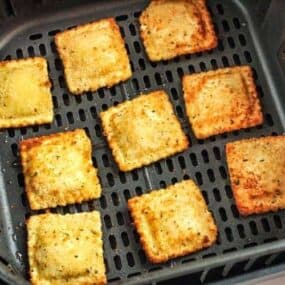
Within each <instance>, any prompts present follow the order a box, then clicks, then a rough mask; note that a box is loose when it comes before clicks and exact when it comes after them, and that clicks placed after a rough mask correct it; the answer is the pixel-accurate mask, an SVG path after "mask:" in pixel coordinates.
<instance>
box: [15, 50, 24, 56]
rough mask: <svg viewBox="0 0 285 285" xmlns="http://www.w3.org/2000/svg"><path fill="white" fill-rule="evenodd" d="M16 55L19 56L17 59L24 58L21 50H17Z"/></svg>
mask: <svg viewBox="0 0 285 285" xmlns="http://www.w3.org/2000/svg"><path fill="white" fill-rule="evenodd" d="M16 55H17V58H23V57H24V54H23V51H22V50H21V49H20V48H18V49H17V50H16Z"/></svg>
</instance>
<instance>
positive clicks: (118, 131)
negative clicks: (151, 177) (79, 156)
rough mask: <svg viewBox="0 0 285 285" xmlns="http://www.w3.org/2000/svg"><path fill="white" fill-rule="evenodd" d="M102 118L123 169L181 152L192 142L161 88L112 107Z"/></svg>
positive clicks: (129, 168) (110, 142)
mask: <svg viewBox="0 0 285 285" xmlns="http://www.w3.org/2000/svg"><path fill="white" fill-rule="evenodd" d="M100 117H101V120H102V126H103V130H104V135H105V136H106V137H107V140H108V143H109V145H110V147H111V149H112V153H113V156H114V158H115V160H116V162H117V163H118V166H119V168H120V170H122V171H130V170H132V169H135V168H138V167H141V166H143V165H147V164H150V163H152V162H155V161H157V160H160V159H162V158H165V157H167V156H170V155H173V154H175V153H177V152H181V151H183V150H185V149H186V148H187V147H188V145H189V142H188V139H187V137H186V135H185V134H184V132H183V130H182V128H181V125H180V123H179V121H178V119H177V118H176V116H175V115H174V114H173V108H172V105H171V103H170V101H169V99H168V96H167V94H166V93H165V92H164V91H162V90H159V91H155V92H151V93H149V94H145V95H141V96H139V97H138V98H135V99H133V100H131V101H126V102H124V103H121V104H119V105H118V106H116V107H111V108H110V109H108V110H107V111H105V112H101V114H100Z"/></svg>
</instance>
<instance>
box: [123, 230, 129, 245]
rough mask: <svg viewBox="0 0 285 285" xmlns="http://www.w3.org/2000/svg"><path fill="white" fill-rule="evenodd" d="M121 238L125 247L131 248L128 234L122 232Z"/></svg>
mask: <svg viewBox="0 0 285 285" xmlns="http://www.w3.org/2000/svg"><path fill="white" fill-rule="evenodd" d="M121 238H122V241H123V244H124V246H129V244H130V241H129V237H128V234H127V233H126V232H122V234H121Z"/></svg>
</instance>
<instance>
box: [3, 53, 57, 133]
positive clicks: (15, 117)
mask: <svg viewBox="0 0 285 285" xmlns="http://www.w3.org/2000/svg"><path fill="white" fill-rule="evenodd" d="M50 87H51V83H50V81H49V77H48V71H47V62H46V60H45V59H44V58H41V57H34V58H26V59H19V60H10V61H2V62H0V129H1V128H12V127H24V126H29V125H36V124H44V123H51V122H52V120H53V105H52V95H51V92H50Z"/></svg>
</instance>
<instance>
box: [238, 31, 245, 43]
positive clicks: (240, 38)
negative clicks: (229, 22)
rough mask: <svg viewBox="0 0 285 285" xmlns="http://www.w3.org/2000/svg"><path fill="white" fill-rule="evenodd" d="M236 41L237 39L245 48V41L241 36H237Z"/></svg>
mask: <svg viewBox="0 0 285 285" xmlns="http://www.w3.org/2000/svg"><path fill="white" fill-rule="evenodd" d="M238 39H239V42H240V44H241V46H246V39H245V37H244V35H243V34H239V36H238Z"/></svg>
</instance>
